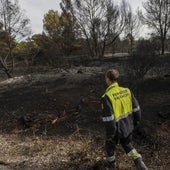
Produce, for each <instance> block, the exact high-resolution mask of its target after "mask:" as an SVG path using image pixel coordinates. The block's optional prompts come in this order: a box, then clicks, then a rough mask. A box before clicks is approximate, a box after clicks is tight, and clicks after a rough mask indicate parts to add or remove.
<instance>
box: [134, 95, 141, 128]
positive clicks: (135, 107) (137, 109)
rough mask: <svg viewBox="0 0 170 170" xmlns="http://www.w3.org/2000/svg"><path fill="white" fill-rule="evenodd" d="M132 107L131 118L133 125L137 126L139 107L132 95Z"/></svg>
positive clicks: (139, 114)
mask: <svg viewBox="0 0 170 170" xmlns="http://www.w3.org/2000/svg"><path fill="white" fill-rule="evenodd" d="M132 107H133V117H134V125H135V126H136V125H138V124H139V122H140V120H141V109H140V105H139V103H138V101H137V99H136V98H135V96H134V94H133V93H132Z"/></svg>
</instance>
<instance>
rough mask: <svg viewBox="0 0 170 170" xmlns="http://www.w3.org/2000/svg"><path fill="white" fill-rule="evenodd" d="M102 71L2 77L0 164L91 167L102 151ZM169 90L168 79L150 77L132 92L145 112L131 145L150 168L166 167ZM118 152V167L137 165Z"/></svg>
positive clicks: (61, 169) (25, 169)
mask: <svg viewBox="0 0 170 170" xmlns="http://www.w3.org/2000/svg"><path fill="white" fill-rule="evenodd" d="M103 73H104V71H103V69H97V68H96V69H95V68H93V69H92V70H90V71H89V68H88V69H87V68H86V69H84V70H79V71H78V72H77V70H76V69H74V70H72V71H68V70H64V71H61V70H60V71H58V70H51V71H48V72H42V73H35V74H30V75H26V76H18V77H16V78H14V79H10V80H6V81H1V82H0V115H1V118H0V137H1V140H0V147H1V149H0V161H2V162H0V169H4V170H8V169H9V170H11V169H12V170H31V169H35V170H65V169H66V170H76V169H77V170H86V169H93V168H92V167H93V165H94V164H95V163H96V162H97V161H98V160H100V159H101V158H102V156H103V155H104V139H105V134H104V127H103V125H102V123H101V119H100V96H101V95H102V93H103V92H104V89H105V84H104V74H103ZM122 85H126V83H124V82H122ZM169 94H170V79H169V78H159V79H156V78H155V79H148V80H146V81H145V82H143V83H142V84H140V86H139V91H138V93H137V94H136V95H137V98H138V100H139V102H140V104H141V108H142V114H143V115H142V122H141V125H140V126H139V127H138V128H137V129H136V130H135V132H134V146H135V147H136V148H137V150H138V151H139V152H140V153H141V154H142V156H143V159H144V161H145V163H146V165H147V166H148V168H149V170H169V169H170V131H169V129H170V95H169ZM116 157H117V166H118V169H119V170H133V169H135V167H134V165H133V163H132V162H131V161H130V160H129V159H128V158H127V156H126V154H125V153H124V151H123V150H122V148H121V146H118V147H117V153H116ZM101 169H104V168H101Z"/></svg>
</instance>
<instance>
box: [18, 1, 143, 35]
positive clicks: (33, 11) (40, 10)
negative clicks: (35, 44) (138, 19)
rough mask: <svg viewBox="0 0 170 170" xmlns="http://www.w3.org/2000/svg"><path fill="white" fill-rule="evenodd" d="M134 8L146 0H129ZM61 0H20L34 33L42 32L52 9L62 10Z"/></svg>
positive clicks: (140, 6)
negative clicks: (44, 20) (46, 17)
mask: <svg viewBox="0 0 170 170" xmlns="http://www.w3.org/2000/svg"><path fill="white" fill-rule="evenodd" d="M128 1H129V3H130V4H131V6H132V8H133V9H134V10H136V9H137V7H139V8H140V9H141V8H142V2H143V1H145V0H128ZM60 2H61V0H19V4H20V7H21V9H22V10H24V11H25V15H26V16H27V17H28V18H29V19H30V22H31V29H32V33H33V34H38V33H42V30H43V28H42V26H43V18H44V14H46V13H47V12H48V11H49V10H50V9H53V10H60V7H59V3H60Z"/></svg>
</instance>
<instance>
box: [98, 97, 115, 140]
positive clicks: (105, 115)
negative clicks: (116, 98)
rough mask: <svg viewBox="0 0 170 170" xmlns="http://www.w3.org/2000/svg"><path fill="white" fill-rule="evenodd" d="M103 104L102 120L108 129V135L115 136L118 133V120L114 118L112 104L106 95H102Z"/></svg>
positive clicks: (108, 136)
mask: <svg viewBox="0 0 170 170" xmlns="http://www.w3.org/2000/svg"><path fill="white" fill-rule="evenodd" d="M101 104H102V121H103V123H104V126H105V129H106V137H107V138H110V137H113V136H115V133H116V122H115V120H114V115H113V108H112V104H111V102H110V100H109V98H108V97H107V96H106V95H105V96H104V97H102V99H101Z"/></svg>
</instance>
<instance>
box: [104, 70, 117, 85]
mask: <svg viewBox="0 0 170 170" xmlns="http://www.w3.org/2000/svg"><path fill="white" fill-rule="evenodd" d="M118 78H119V72H118V70H116V69H109V70H107V72H106V74H105V81H106V84H107V85H108V86H109V85H111V84H112V83H114V82H116V81H117V80H118Z"/></svg>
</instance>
